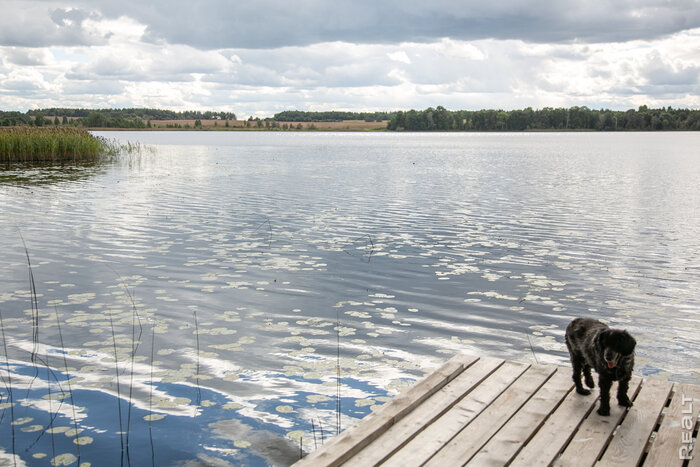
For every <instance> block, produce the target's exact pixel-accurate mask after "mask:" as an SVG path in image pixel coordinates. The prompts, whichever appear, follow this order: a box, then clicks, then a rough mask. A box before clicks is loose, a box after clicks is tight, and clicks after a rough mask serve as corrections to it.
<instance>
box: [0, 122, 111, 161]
mask: <svg viewBox="0 0 700 467" xmlns="http://www.w3.org/2000/svg"><path fill="white" fill-rule="evenodd" d="M119 150H120V148H119V147H118V146H117V145H115V144H114V143H111V142H110V141H108V140H106V139H105V138H100V137H97V136H94V135H92V134H90V133H89V132H88V131H87V130H85V129H82V128H72V127H54V128H42V127H10V128H0V163H2V164H16V163H28V164H55V163H66V162H68V163H77V162H98V161H100V160H102V159H104V158H106V157H109V156H113V155H116V154H117V153H118V152H119Z"/></svg>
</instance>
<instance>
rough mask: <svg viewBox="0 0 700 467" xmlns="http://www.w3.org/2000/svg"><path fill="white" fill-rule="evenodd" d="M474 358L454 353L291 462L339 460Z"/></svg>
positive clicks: (308, 462)
mask: <svg viewBox="0 0 700 467" xmlns="http://www.w3.org/2000/svg"><path fill="white" fill-rule="evenodd" d="M477 360H478V357H473V356H468V355H463V354H458V355H455V356H454V357H452V358H451V359H450V360H448V361H447V362H446V363H445V364H443V365H442V366H441V367H440V368H439V369H437V370H436V371H434V372H433V373H431V374H429V375H428V376H426V377H425V378H423V379H422V380H420V381H419V382H417V383H416V384H414V385H413V386H411V388H410V389H408V390H407V391H406V392H403V393H401V394H399V395H398V396H396V397H395V398H394V399H392V400H391V401H390V402H388V403H386V404H385V405H384V407H382V408H381V409H379V410H378V411H376V412H373V413H371V414H369V415H368V416H367V417H365V418H364V419H363V420H362V421H360V422H359V423H358V424H357V425H355V426H354V427H352V428H350V429H348V430H345V431H344V432H343V433H341V434H339V435H338V436H336V437H335V438H333V439H332V440H330V441H329V442H328V443H326V444H325V445H324V446H323V447H322V448H321V449H318V450H316V451H314V452H312V453H311V454H309V455H308V456H306V457H304V458H303V459H301V460H300V461H298V462H296V463H295V464H294V465H296V466H304V465H313V466H320V465H328V466H334V465H340V464H342V463H343V462H345V461H346V460H347V459H349V458H350V457H352V456H353V455H355V454H356V453H357V452H359V451H360V450H361V449H362V448H364V447H365V446H367V445H368V444H369V443H371V442H372V441H373V440H375V439H376V438H377V437H378V436H379V435H381V434H382V433H383V432H384V431H386V430H387V429H388V428H389V427H390V426H391V425H393V424H394V423H395V422H396V420H399V419H400V418H402V417H403V416H404V415H406V414H407V413H409V412H410V411H411V410H413V409H414V408H415V407H417V406H418V405H420V404H421V403H422V402H423V401H424V400H426V399H427V398H429V397H430V396H432V395H433V394H435V392H437V391H439V390H440V388H442V387H443V386H444V385H446V384H447V383H449V382H450V381H452V380H453V379H454V378H456V377H457V376H458V375H459V374H460V373H461V372H462V371H463V370H464V368H466V367H469V366H470V365H472V364H473V363H474V362H476V361H477Z"/></svg>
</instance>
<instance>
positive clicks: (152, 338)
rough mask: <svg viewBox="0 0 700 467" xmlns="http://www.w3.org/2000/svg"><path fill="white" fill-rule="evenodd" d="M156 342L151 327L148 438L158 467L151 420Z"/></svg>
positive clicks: (153, 464) (154, 329)
mask: <svg viewBox="0 0 700 467" xmlns="http://www.w3.org/2000/svg"><path fill="white" fill-rule="evenodd" d="M155 342H156V328H155V326H151V375H150V378H151V384H150V389H149V394H148V438H149V440H150V442H151V465H152V466H153V467H155V466H156V450H155V448H154V446H153V421H152V420H151V419H152V418H153V417H151V415H153V353H154V352H153V351H154V348H155Z"/></svg>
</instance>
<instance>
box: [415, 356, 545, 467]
mask: <svg viewBox="0 0 700 467" xmlns="http://www.w3.org/2000/svg"><path fill="white" fill-rule="evenodd" d="M555 371H556V369H555V368H554V367H545V366H536V367H530V368H528V370H527V371H526V372H525V373H523V374H522V375H521V376H520V377H519V378H518V379H517V380H516V381H515V382H514V383H513V384H512V385H511V386H510V387H509V388H508V389H506V390H505V391H503V393H502V394H501V395H500V396H499V397H498V398H497V399H496V400H495V401H494V402H493V403H492V404H490V405H489V406H488V407H487V408H486V409H485V410H484V411H483V412H482V413H481V414H480V415H479V416H478V417H477V418H476V419H475V420H474V421H473V423H471V424H469V425H467V426H466V427H464V429H462V430H461V431H460V432H459V433H458V434H457V435H456V436H454V437H453V438H452V440H451V441H450V442H449V443H447V444H446V445H445V446H444V447H443V448H442V449H440V450H439V451H438V452H437V453H436V454H435V455H434V456H433V457H431V458H430V460H429V461H428V462H427V463H426V465H427V466H431V467H437V466H441V467H444V466H446V465H463V464H464V463H466V462H467V461H468V460H469V459H470V458H471V457H472V456H473V455H474V454H475V453H476V452H477V451H478V450H479V449H480V448H481V447H482V446H483V445H484V444H486V442H488V440H489V439H490V438H491V437H492V436H493V435H494V433H496V432H497V431H498V430H499V429H500V428H501V427H502V426H503V424H505V423H506V422H507V421H508V419H510V418H511V417H512V416H513V414H514V413H516V412H517V411H518V410H519V409H520V408H521V407H522V406H523V404H525V402H527V400H528V399H530V397H532V395H533V394H534V393H535V392H536V391H537V390H538V389H539V388H540V387H541V386H542V385H543V384H544V383H545V382H546V381H547V380H548V379H549V377H550V376H551V375H552V374H553V373H554V372H555Z"/></svg>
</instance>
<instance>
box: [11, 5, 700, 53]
mask: <svg viewBox="0 0 700 467" xmlns="http://www.w3.org/2000/svg"><path fill="white" fill-rule="evenodd" d="M73 4H74V5H76V6H79V8H65V5H64V4H61V3H59V2H51V1H49V2H38V1H26V2H19V1H12V0H10V1H9V3H8V5H7V6H4V7H3V17H4V20H0V45H25V46H39V45H47V44H54V45H56V42H59V43H61V44H67V43H71V44H75V43H90V41H94V40H95V38H94V37H89V36H86V35H85V34H84V31H82V30H81V25H82V24H83V22H84V21H85V19H87V18H91V17H92V18H94V17H96V15H103V16H104V17H108V18H117V17H121V16H127V17H130V18H134V19H136V20H137V21H139V22H140V23H141V24H143V25H145V26H146V27H147V28H146V32H145V34H144V40H147V41H150V42H153V43H159V42H167V43H170V44H187V45H191V46H193V47H197V48H200V49H221V48H252V49H264V48H277V47H283V46H290V45H298V46H305V45H309V44H315V43H321V42H333V41H344V42H352V43H384V44H390V43H400V42H431V41H435V40H438V39H440V38H443V37H450V38H452V39H460V40H478V39H521V40H524V41H527V42H539V43H552V42H583V43H595V42H624V41H629V40H634V39H653V38H657V37H660V36H665V35H669V34H673V33H676V32H678V31H682V30H686V29H691V28H696V27H700V0H674V1H673V2H669V1H665V0H599V1H585V0H573V1H566V2H550V1H545V0H533V1H529V2H523V1H521V0H504V1H500V2H484V1H482V0H478V1H476V0H467V1H464V0H463V1H450V0H433V1H430V2H426V1H424V0H420V1H418V0H383V1H379V2H378V1H376V0H337V1H334V2H329V1H327V0H297V1H290V0H268V1H266V2H264V3H260V2H235V3H234V2H230V1H228V0H210V1H208V2H207V3H206V4H205V5H202V4H201V3H199V2H195V1H192V0H169V1H162V0H160V1H159V0H153V1H148V2H143V1H140V0H139V1H135V0H121V1H116V2H115V1H113V0H96V1H89V2H88V1H87V0H74V2H73ZM29 10H31V11H32V12H33V13H32V14H27V12H28V11H29ZM42 15H43V18H42ZM47 23H49V24H50V25H51V26H52V27H53V28H54V29H56V30H51V28H48V29H47V28H46V26H47ZM38 24H41V25H42V27H41V28H37V27H35V25H38ZM39 30H43V31H44V32H46V31H47V30H48V31H50V32H51V33H50V34H48V35H47V36H45V37H42V35H41V33H39Z"/></svg>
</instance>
